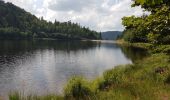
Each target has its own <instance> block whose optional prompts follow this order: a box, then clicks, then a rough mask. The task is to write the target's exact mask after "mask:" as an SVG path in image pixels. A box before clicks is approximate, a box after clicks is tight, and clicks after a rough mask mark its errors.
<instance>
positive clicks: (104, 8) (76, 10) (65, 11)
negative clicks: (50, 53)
mask: <svg viewBox="0 0 170 100" xmlns="http://www.w3.org/2000/svg"><path fill="white" fill-rule="evenodd" d="M4 1H6V2H12V3H13V4H15V5H17V6H19V7H21V8H23V9H25V10H26V11H28V12H31V13H32V14H34V15H36V16H37V17H41V16H43V18H44V19H46V20H48V21H52V22H54V20H55V19H56V20H57V21H60V22H65V21H70V20H71V21H72V22H76V23H79V24H80V25H82V26H86V27H89V28H90V29H92V30H95V31H98V32H100V31H101V32H103V31H122V30H123V29H124V27H123V26H122V24H121V22H122V21H121V18H122V17H124V16H131V15H136V16H140V15H142V14H143V12H142V9H141V8H140V7H135V8H131V4H132V1H131V0H4Z"/></svg>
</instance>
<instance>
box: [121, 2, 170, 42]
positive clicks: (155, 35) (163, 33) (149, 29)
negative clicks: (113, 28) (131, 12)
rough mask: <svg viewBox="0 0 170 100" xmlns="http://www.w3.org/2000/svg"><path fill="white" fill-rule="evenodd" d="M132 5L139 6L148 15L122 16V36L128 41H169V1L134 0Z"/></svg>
mask: <svg viewBox="0 0 170 100" xmlns="http://www.w3.org/2000/svg"><path fill="white" fill-rule="evenodd" d="M133 6H141V7H142V8H144V9H145V10H147V11H151V12H150V14H148V15H143V16H141V17H135V16H131V17H124V18H122V20H123V21H122V24H123V25H124V26H125V30H124V35H123V38H124V39H125V40H126V41H129V42H150V43H159V44H169V43H170V1H168V0H134V4H133Z"/></svg>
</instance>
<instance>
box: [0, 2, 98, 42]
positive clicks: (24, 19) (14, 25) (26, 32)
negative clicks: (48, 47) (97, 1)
mask: <svg viewBox="0 0 170 100" xmlns="http://www.w3.org/2000/svg"><path fill="white" fill-rule="evenodd" d="M0 16H1V18H0V38H1V39H6V38H10V39H13V38H55V39H68V38H69V39H99V38H100V35H99V33H98V32H96V31H93V30H90V29H89V28H86V27H82V26H80V25H79V24H78V23H72V22H71V21H68V22H62V23H61V22H59V21H55V22H54V23H53V22H48V21H46V20H44V19H43V17H42V18H37V17H36V16H34V15H32V14H31V13H29V12H26V11H25V10H24V9H21V8H19V7H17V6H15V5H14V4H12V3H8V2H7V3H5V2H4V1H2V0H0Z"/></svg>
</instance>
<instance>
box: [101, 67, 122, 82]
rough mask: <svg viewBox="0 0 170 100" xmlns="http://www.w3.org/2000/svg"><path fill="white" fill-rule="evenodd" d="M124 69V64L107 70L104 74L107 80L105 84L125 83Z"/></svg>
mask: <svg viewBox="0 0 170 100" xmlns="http://www.w3.org/2000/svg"><path fill="white" fill-rule="evenodd" d="M124 71H125V68H124V67H123V66H120V67H116V68H114V69H112V70H108V71H106V72H105V73H104V75H103V76H104V80H105V82H104V84H103V85H111V84H120V83H123V82H124V81H125V75H124Z"/></svg>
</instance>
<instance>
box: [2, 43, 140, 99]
mask: <svg viewBox="0 0 170 100" xmlns="http://www.w3.org/2000/svg"><path fill="white" fill-rule="evenodd" d="M142 52H143V51H140V50H137V49H132V47H129V48H128V47H120V46H119V45H116V44H113V43H102V42H87V41H84V42H80V41H44V40H36V41H35V40H34V41H0V96H3V95H7V94H8V93H9V91H11V90H19V91H24V92H28V93H29V92H31V93H33V92H35V93H36V94H40V95H41V94H46V93H61V92H62V88H63V85H64V84H65V83H66V81H67V80H68V79H69V78H70V77H72V76H74V75H82V76H84V77H86V78H88V79H94V78H96V77H98V76H100V75H102V73H103V72H104V71H105V70H108V69H111V68H113V67H114V66H116V65H120V64H129V63H132V62H133V61H134V60H135V59H136V58H140V57H142V56H140V54H141V53H142ZM142 55H143V54H142Z"/></svg>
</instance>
